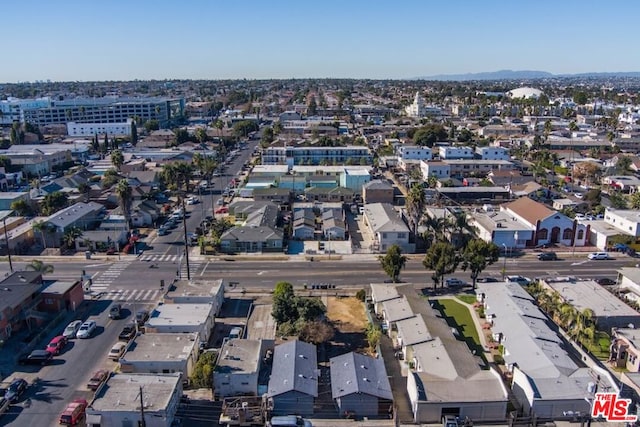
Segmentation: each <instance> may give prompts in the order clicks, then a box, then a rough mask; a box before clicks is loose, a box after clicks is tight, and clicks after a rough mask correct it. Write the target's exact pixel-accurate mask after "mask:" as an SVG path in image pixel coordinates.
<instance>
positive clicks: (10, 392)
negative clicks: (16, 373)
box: [4, 378, 29, 403]
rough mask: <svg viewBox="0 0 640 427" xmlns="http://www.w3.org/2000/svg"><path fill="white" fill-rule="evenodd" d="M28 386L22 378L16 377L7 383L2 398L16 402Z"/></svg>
mask: <svg viewBox="0 0 640 427" xmlns="http://www.w3.org/2000/svg"><path fill="white" fill-rule="evenodd" d="M28 386H29V384H28V383H27V381H26V380H25V379H24V378H16V379H14V380H13V381H11V384H9V387H8V388H7V391H6V392H5V394H4V398H5V399H7V400H8V401H9V402H10V403H16V402H17V401H18V399H20V396H22V393H24V391H25V390H26V389H27V387H28Z"/></svg>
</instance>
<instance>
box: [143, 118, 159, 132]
mask: <svg viewBox="0 0 640 427" xmlns="http://www.w3.org/2000/svg"><path fill="white" fill-rule="evenodd" d="M142 126H143V127H144V129H145V130H146V131H147V133H151V132H153V131H154V130H158V129H160V122H159V121H157V120H154V119H152V120H147V121H146V122H144V124H143V125H142Z"/></svg>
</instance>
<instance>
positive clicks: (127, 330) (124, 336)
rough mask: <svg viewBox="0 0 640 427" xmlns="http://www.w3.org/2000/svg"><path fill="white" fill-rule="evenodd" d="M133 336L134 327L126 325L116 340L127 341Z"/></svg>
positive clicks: (134, 332)
mask: <svg viewBox="0 0 640 427" xmlns="http://www.w3.org/2000/svg"><path fill="white" fill-rule="evenodd" d="M135 336H136V326H135V325H127V326H125V327H124V328H122V332H120V335H118V339H119V340H121V341H129V340H131V339H132V338H133V337H135Z"/></svg>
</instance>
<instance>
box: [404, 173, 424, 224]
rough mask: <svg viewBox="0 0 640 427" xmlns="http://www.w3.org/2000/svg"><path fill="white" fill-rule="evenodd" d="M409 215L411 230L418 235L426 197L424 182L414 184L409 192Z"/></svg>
mask: <svg viewBox="0 0 640 427" xmlns="http://www.w3.org/2000/svg"><path fill="white" fill-rule="evenodd" d="M406 204H407V215H408V216H409V220H410V221H411V229H412V230H411V231H412V232H413V234H414V235H416V233H417V231H418V225H419V224H420V219H421V218H422V213H423V211H424V206H425V204H426V199H425V196H424V190H423V188H422V184H413V185H412V186H411V189H410V190H409V193H408V194H407V201H406Z"/></svg>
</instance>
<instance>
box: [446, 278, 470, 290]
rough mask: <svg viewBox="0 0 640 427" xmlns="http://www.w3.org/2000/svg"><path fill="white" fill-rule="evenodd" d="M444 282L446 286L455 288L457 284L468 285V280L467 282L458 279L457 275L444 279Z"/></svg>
mask: <svg viewBox="0 0 640 427" xmlns="http://www.w3.org/2000/svg"><path fill="white" fill-rule="evenodd" d="M444 284H445V285H446V286H449V287H451V288H453V287H457V286H466V285H467V282H465V281H464V280H461V279H458V278H457V277H449V278H448V279H447V280H445V281H444Z"/></svg>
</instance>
